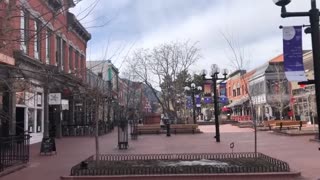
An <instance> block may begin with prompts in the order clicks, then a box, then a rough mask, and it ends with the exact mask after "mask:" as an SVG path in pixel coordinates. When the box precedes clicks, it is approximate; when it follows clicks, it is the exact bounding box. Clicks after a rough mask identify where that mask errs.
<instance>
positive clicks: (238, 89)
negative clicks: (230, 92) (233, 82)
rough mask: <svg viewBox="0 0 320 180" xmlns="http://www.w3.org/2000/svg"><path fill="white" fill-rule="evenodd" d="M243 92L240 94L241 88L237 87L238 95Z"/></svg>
mask: <svg viewBox="0 0 320 180" xmlns="http://www.w3.org/2000/svg"><path fill="white" fill-rule="evenodd" d="M240 95H241V94H240V88H239V87H238V88H237V96H240Z"/></svg>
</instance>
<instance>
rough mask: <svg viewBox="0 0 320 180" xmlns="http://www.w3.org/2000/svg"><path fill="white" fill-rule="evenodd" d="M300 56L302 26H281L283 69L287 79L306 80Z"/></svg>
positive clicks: (301, 54)
mask: <svg viewBox="0 0 320 180" xmlns="http://www.w3.org/2000/svg"><path fill="white" fill-rule="evenodd" d="M302 56H303V53H302V27H301V26H286V27H283V58H284V70H285V74H286V77H287V79H288V80H289V81H306V80H307V79H306V76H305V73H304V67H303V57H302Z"/></svg>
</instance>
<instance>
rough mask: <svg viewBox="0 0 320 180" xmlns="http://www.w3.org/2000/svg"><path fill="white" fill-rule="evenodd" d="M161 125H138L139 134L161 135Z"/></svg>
mask: <svg viewBox="0 0 320 180" xmlns="http://www.w3.org/2000/svg"><path fill="white" fill-rule="evenodd" d="M160 130H161V128H160V124H146V125H138V127H137V131H138V134H160Z"/></svg>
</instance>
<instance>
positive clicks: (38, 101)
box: [37, 93, 42, 107]
mask: <svg viewBox="0 0 320 180" xmlns="http://www.w3.org/2000/svg"><path fill="white" fill-rule="evenodd" d="M41 105H42V94H41V93H37V106H38V107H41Z"/></svg>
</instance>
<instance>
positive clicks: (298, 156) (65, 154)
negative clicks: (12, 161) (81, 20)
mask: <svg viewBox="0 0 320 180" xmlns="http://www.w3.org/2000/svg"><path fill="white" fill-rule="evenodd" d="M200 128H201V130H202V131H203V132H204V133H202V134H194V135H193V134H178V135H174V134H173V135H171V137H166V136H165V134H160V135H142V136H139V137H138V140H130V141H129V145H130V147H129V149H128V150H118V149H117V147H116V145H117V133H116V132H117V131H114V132H113V133H110V134H107V135H105V136H102V137H100V147H101V152H102V153H113V154H144V153H215V152H231V150H230V148H229V144H230V143H231V142H234V143H235V148H234V151H235V152H249V151H253V150H254V143H253V141H254V136H253V131H252V129H246V128H242V129H240V128H237V127H233V126H231V125H222V126H221V142H220V143H216V142H215V139H214V138H213V136H214V134H213V131H214V126H201V127H200ZM310 138H311V136H298V137H297V136H295V137H291V136H283V135H276V134H273V133H271V132H258V151H259V152H262V153H265V154H267V155H270V156H272V157H275V158H278V159H281V160H284V161H286V162H288V163H289V164H290V167H291V169H293V170H295V171H301V172H302V176H303V177H304V179H319V178H320V151H319V150H318V147H319V143H317V142H310V141H309V139H310ZM56 144H57V151H58V154H57V155H52V156H40V155H39V150H40V144H35V145H32V146H31V160H30V163H29V165H28V167H26V168H24V169H22V170H19V171H17V172H14V173H12V174H9V175H7V176H4V177H2V178H1V179H3V180H18V179H24V180H29V179H30V180H38V179H48V180H58V179H59V178H60V176H62V175H69V173H70V169H71V167H72V166H73V165H75V164H77V163H79V162H80V161H81V160H83V159H85V158H87V157H89V156H90V155H92V154H93V153H94V147H95V146H94V138H88V137H76V138H74V137H72V138H63V139H57V140H56Z"/></svg>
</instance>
